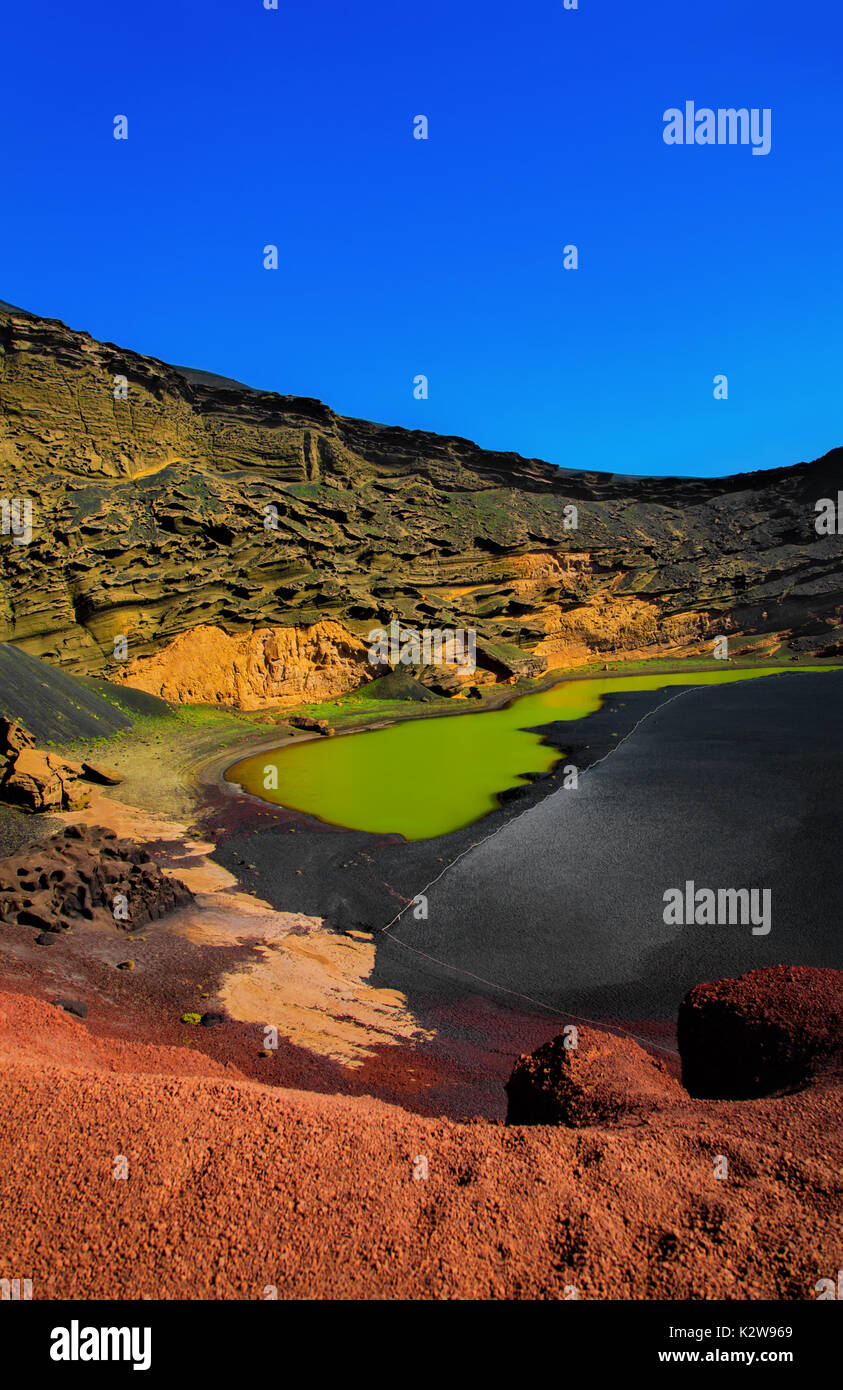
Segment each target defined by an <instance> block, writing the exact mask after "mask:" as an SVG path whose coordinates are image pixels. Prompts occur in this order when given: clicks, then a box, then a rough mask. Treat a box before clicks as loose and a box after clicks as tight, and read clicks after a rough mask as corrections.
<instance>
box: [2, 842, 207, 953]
mask: <svg viewBox="0 0 843 1390" xmlns="http://www.w3.org/2000/svg"><path fill="white" fill-rule="evenodd" d="M118 895H121V896H122V897H123V899H124V900H125V904H124V906H125V914H124V915H121V913H122V912H123V907H122V906H120V907H118V911H117V913H115V901H116V899H117V897H118ZM192 901H193V894H192V893H191V892H190V890H189V889H188V888H186V887H185V885H184V884H183V883H181V882H180V881H179V879H176V878H170V877H168V875H167V874H164V873H162V871H161V870H160V869H159V868H158V866H157V865H156V864H155V863H154V862H153V860H152V859H151V858H150V856H149V855H148V854H147V852H146V850H144V849H142V848H141V846H140V845H138V844H135V842H134V841H133V840H121V839H118V837H117V836H116V835H115V834H114V831H113V830H104V829H103V828H102V827H101V826H79V825H70V826H68V827H67V828H66V829H65V830H63V831H61V832H60V833H59V834H58V835H53V836H52V837H51V838H50V839H49V840H47V841H46V842H45V843H44V844H39V845H31V846H29V848H28V849H25V850H23V851H22V852H21V853H20V854H14V855H10V856H9V857H8V858H7V859H0V916H2V919H3V920H4V921H6V922H15V923H17V925H18V926H21V927H35V928H36V929H37V930H38V931H39V932H60V931H66V930H68V929H69V928H72V927H74V926H77V925H85V924H86V923H90V922H98V923H99V924H100V925H102V926H111V927H115V926H116V927H122V928H125V929H126V930H133V929H134V928H136V927H139V926H142V925H143V924H144V922H149V921H152V920H155V919H156V918H158V917H163V916H164V915H165V914H166V913H168V912H172V911H173V909H174V908H176V907H184V906H186V905H187V904H188V903H189V902H192Z"/></svg>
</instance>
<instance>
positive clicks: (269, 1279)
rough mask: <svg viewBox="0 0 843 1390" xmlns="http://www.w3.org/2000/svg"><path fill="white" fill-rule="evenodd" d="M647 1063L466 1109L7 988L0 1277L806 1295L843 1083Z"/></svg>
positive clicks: (234, 1288)
mask: <svg viewBox="0 0 843 1390" xmlns="http://www.w3.org/2000/svg"><path fill="white" fill-rule="evenodd" d="M632 1046H634V1045H631V1044H627V1043H624V1045H623V1047H622V1048H621V1049H619V1050H618V1052H617V1059H618V1069H617V1074H616V1075H615V1076H614V1078H612V1076H611V1071H612V1065H613V1064H612V1056H613V1055H614V1054H613V1050H612V1047H611V1044H608V1045H604V1046H601V1062H600V1067H601V1071H600V1084H601V1086H602V1087H604V1088H606V1087H610V1088H612V1089H613V1093H614V1094H615V1095H616V1096H621V1098H622V1096H623V1094H624V1087H625V1086H626V1088H627V1091H630V1088H631V1091H633V1092H634V1091H635V1088H636V1086H637V1085H638V1084H639V1072H640V1075H641V1076H645V1075H646V1076H647V1077H648V1084H650V1083H651V1082H652V1075H651V1066H650V1063H649V1062H647V1061H646V1060H642V1058H645V1054H642V1058H639V1059H638V1060H637V1061H636V1060H635V1059H634V1058H633V1057H632V1054H631V1053H630V1047H632ZM513 1060H514V1059H513ZM639 1063H640V1066H639ZM582 1065H583V1066H584V1067H586V1069H587V1058H585V1056H584V1059H583V1064H582ZM624 1069H625V1075H624V1074H623V1072H624ZM577 1084H578V1085H580V1084H587V1075H586V1072H585V1071H584V1072H583V1074H582V1075H581V1076H580V1075H579V1074H578V1080H577ZM658 1084H659V1086H661V1093H660V1096H659V1103H658V1105H657V1106H656V1107H655V1108H654V1109H650V1108H648V1107H647V1106H644V1107H643V1108H641V1109H640V1110H639V1111H637V1112H636V1108H635V1106H634V1105H631V1106H629V1107H626V1108H625V1107H624V1105H623V1104H622V1103H620V1104H619V1105H618V1107H616V1108H615V1109H612V1108H611V1107H610V1108H609V1109H608V1110H606V1111H605V1113H606V1115H608V1116H610V1117H611V1118H610V1119H607V1120H606V1122H605V1123H595V1124H591V1125H588V1126H587V1127H585V1128H581V1129H575V1130H571V1129H567V1128H562V1127H560V1126H555V1125H553V1126H551V1125H529V1126H528V1125H524V1126H521V1125H517V1126H504V1125H502V1124H494V1123H490V1122H488V1121H485V1120H478V1121H476V1122H474V1123H470V1124H459V1123H456V1122H455V1121H452V1120H447V1119H432V1118H426V1117H424V1116H420V1115H414V1114H409V1113H407V1112H406V1111H404V1110H402V1109H400V1108H398V1107H397V1106H394V1105H389V1104H386V1103H384V1102H383V1101H379V1100H376V1099H373V1098H370V1097H365V1096H355V1097H347V1096H339V1095H325V1094H313V1093H309V1092H305V1091H290V1090H286V1089H280V1088H274V1087H268V1086H265V1085H261V1084H260V1083H258V1082H255V1081H250V1080H247V1079H244V1078H243V1077H242V1075H241V1073H240V1072H239V1071H238V1069H237V1068H236V1067H235V1066H234V1065H233V1064H231V1063H227V1064H226V1063H222V1062H219V1061H215V1060H213V1059H212V1058H211V1057H210V1056H207V1055H204V1054H203V1053H201V1052H198V1051H195V1050H193V1049H191V1048H187V1047H183V1046H182V1047H175V1046H163V1045H162V1046H154V1045H152V1044H150V1043H144V1042H140V1041H132V1040H131V1039H123V1040H120V1041H119V1042H118V1041H116V1040H114V1039H113V1038H108V1037H103V1036H94V1035H93V1034H92V1033H91V1031H90V1030H89V1028H88V1025H87V1024H86V1023H85V1022H82V1021H80V1020H79V1019H77V1018H74V1017H72V1016H71V1015H69V1014H67V1013H64V1012H63V1011H61V1010H60V1009H58V1008H55V1007H52V1006H50V1005H49V1004H47V1003H45V1002H43V1001H41V1000H36V999H34V998H32V997H29V996H26V995H19V994H10V993H7V994H2V995H0V1093H2V1094H1V1095H0V1116H2V1119H0V1170H2V1173H3V1175H4V1176H3V1180H2V1185H1V1186H2V1190H1V1191H0V1228H2V1230H3V1233H4V1238H3V1253H2V1264H3V1268H2V1269H0V1274H1V1275H2V1276H3V1277H9V1278H31V1279H32V1281H33V1296H34V1297H35V1298H39V1299H50V1298H63V1297H77V1298H116V1297H130V1298H137V1297H142V1298H187V1299H208V1298H211V1299H214V1298H254V1299H260V1298H264V1297H266V1296H269V1293H268V1291H271V1290H272V1289H276V1290H277V1293H278V1296H279V1297H281V1298H289V1297H292V1298H296V1297H297V1298H324V1297H338V1298H369V1299H372V1298H374V1299H392V1298H407V1297H410V1298H537V1297H538V1298H541V1297H551V1298H563V1297H566V1296H571V1290H572V1288H575V1289H576V1291H577V1294H578V1296H579V1297H580V1298H610V1299H620V1298H638V1299H642V1298H658V1299H678V1298H687V1297H691V1298H719V1297H725V1298H733V1299H757V1298H790V1299H813V1298H815V1297H816V1293H815V1284H816V1282H817V1280H819V1279H821V1278H829V1277H833V1276H834V1273H835V1271H836V1270H837V1269H838V1267H839V1265H840V1256H841V1239H840V1229H839V1210H840V1197H841V1177H840V1174H841V1170H842V1165H841V1159H843V1141H841V1124H840V1121H841V1115H842V1113H843V1088H841V1084H840V1081H839V1080H838V1079H837V1078H834V1077H822V1078H819V1079H817V1080H815V1081H814V1083H813V1084H812V1085H811V1086H809V1087H808V1088H807V1089H805V1090H802V1091H799V1092H796V1093H793V1094H788V1095H782V1096H776V1097H768V1098H765V1099H756V1100H745V1101H739V1102H738V1101H696V1100H691V1099H690V1098H689V1097H688V1096H687V1095H686V1093H685V1092H683V1091H682V1090H681V1088H680V1087H679V1086H678V1083H677V1082H676V1079H675V1077H670V1076H668V1075H667V1074H666V1073H665V1077H664V1084H663V1086H662V1085H661V1082H659V1083H658ZM632 1099H633V1100H634V1095H633V1096H632ZM719 1155H723V1156H725V1157H726V1158H727V1159H728V1178H727V1179H726V1180H725V1181H724V1180H718V1179H717V1178H716V1177H715V1175H714V1174H715V1161H716V1160H717V1158H718V1156H719ZM121 1160H125V1161H126V1162H125V1164H122V1163H121ZM121 1170H123V1171H126V1173H127V1176H126V1177H125V1178H123V1177H119V1176H115V1174H116V1173H119V1172H120V1171H121ZM425 1174H426V1176H425Z"/></svg>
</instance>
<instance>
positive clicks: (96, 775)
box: [82, 763, 123, 787]
mask: <svg viewBox="0 0 843 1390" xmlns="http://www.w3.org/2000/svg"><path fill="white" fill-rule="evenodd" d="M82 775H83V776H84V777H87V779H88V781H89V782H101V783H102V785H103V786H105V787H116V786H118V785H119V784H120V783H121V782H122V781H123V776H122V774H121V773H119V772H116V771H115V770H114V768H113V767H107V766H105V764H104V763H83V764H82Z"/></svg>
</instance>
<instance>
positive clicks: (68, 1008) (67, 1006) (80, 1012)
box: [50, 999, 88, 1018]
mask: <svg viewBox="0 0 843 1390" xmlns="http://www.w3.org/2000/svg"><path fill="white" fill-rule="evenodd" d="M50 1003H51V1004H55V1005H56V1007H57V1008H59V1009H64V1011H65V1013H66V1014H75V1015H76V1017H77V1018H87V1017H88V1005H87V1004H83V1003H82V1000H81V999H51V1000H50Z"/></svg>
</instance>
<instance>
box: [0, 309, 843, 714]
mask: <svg viewBox="0 0 843 1390" xmlns="http://www.w3.org/2000/svg"><path fill="white" fill-rule="evenodd" d="M119 378H125V380H126V383H127V389H128V395H127V398H126V399H125V400H123V399H121V398H119V395H118V398H115V379H119ZM118 388H119V383H118ZM841 460H843V451H841V450H834V451H833V452H832V453H830V454H828V455H826V456H825V457H824V458H822V459H818V460H816V461H814V462H813V463H802V464H798V465H796V466H794V467H792V468H783V469H776V470H771V471H769V472H764V473H755V474H741V475H737V476H734V477H728V478H721V479H693V478H682V477H675V478H640V477H623V476H621V475H618V474H614V473H606V474H601V473H596V472H577V471H573V470H568V469H561V468H556V467H554V466H552V465H550V464H548V463H543V462H541V461H539V460H534V459H533V460H530V459H523V458H521V457H520V456H518V455H515V454H511V453H495V452H491V451H488V450H482V449H479V448H477V447H476V446H475V445H474V444H472V443H470V442H469V441H468V440H465V439H459V438H449V437H443V436H438V435H434V434H429V433H425V432H423V431H420V430H419V431H415V430H414V431H410V430H405V429H397V428H390V427H387V426H383V425H377V424H371V423H368V422H366V421H362V420H354V419H346V418H343V417H340V416H338V415H336V414H334V412H333V411H331V410H330V409H329V408H328V407H327V406H325V405H323V404H322V403H321V402H319V401H317V400H313V399H302V398H297V397H291V396H281V395H276V394H274V393H269V392H262V391H254V390H250V389H249V388H246V387H240V386H238V385H237V384H236V383H234V382H230V381H226V380H224V379H222V378H216V377H213V376H210V375H208V374H206V373H201V372H192V371H188V370H187V369H183V368H176V367H172V366H169V365H167V364H166V363H164V362H160V361H157V360H156V359H154V358H149V357H142V356H140V355H138V354H136V353H132V352H130V351H128V350H126V349H123V348H120V347H117V346H115V345H114V344H111V343H100V342H97V341H95V340H94V339H92V338H91V337H90V336H89V335H88V334H86V333H81V332H74V331H72V330H70V329H69V328H67V327H65V325H63V324H61V323H59V322H58V321H57V320H53V319H43V318H39V317H37V316H35V315H32V314H29V313H27V312H25V311H22V310H17V309H13V308H11V307H10V306H8V305H2V304H0V497H3V498H5V499H7V500H11V499H15V498H18V499H30V500H31V501H32V504H33V512H32V539H31V541H30V542H29V544H17V543H16V540H15V537H14V536H12V535H9V534H6V535H3V536H2V538H0V641H8V642H12V643H14V644H15V645H16V646H18V647H20V648H21V649H22V650H23V651H25V652H29V653H32V654H34V655H37V656H45V657H47V658H49V659H51V660H53V661H56V662H58V663H60V664H61V665H62V666H64V667H65V668H66V669H68V670H69V671H72V672H74V673H79V674H88V675H92V674H94V675H106V676H108V677H110V678H111V679H118V680H126V681H127V682H128V683H130V684H132V685H135V686H138V687H139V688H142V689H145V690H148V691H150V692H151V693H154V694H165V695H166V697H167V698H169V699H172V700H180V699H207V698H209V693H208V692H209V691H212V690H216V692H217V693H216V698H217V699H220V700H223V701H225V702H226V703H234V704H240V705H246V706H250V705H255V704H268V703H275V702H282V703H283V702H285V701H286V702H287V703H292V702H296V701H303V700H318V699H322V698H326V697H329V696H331V695H335V694H338V693H342V692H344V691H345V690H348V689H351V688H354V686H355V685H359V684H360V683H361V682H363V681H365V680H368V679H370V678H371V677H372V675H374V674H376V672H375V671H374V670H373V668H372V667H371V666H369V664H368V662H367V660H366V652H365V645H364V644H365V639H366V636H367V634H368V632H369V631H370V630H371V628H372V627H373V626H382V625H386V624H387V623H388V622H389V621H390V619H391V618H393V617H397V618H399V619H400V620H403V621H404V622H405V623H407V624H408V625H412V626H413V627H415V628H416V629H421V628H441V627H452V628H460V627H461V628H468V627H473V628H475V629H476V631H477V634H478V638H477V643H478V664H479V666H480V668H481V678H484V677H485V678H487V679H498V680H512V679H514V678H516V677H518V676H519V675H524V674H536V673H539V672H541V671H542V670H545V669H547V668H549V667H561V666H565V667H572V666H576V665H578V664H582V663H585V662H587V661H591V660H595V659H599V658H600V657H601V656H603V657H611V658H617V657H621V656H646V655H657V654H659V653H670V654H672V655H682V654H688V653H689V652H693V651H698V650H700V649H701V647H702V645H703V644H706V643H710V641H711V640H712V638H713V637H714V636H715V635H719V634H723V633H729V634H731V635H732V637H733V639H734V641H733V644H732V650H733V652H734V651H739V650H740V649H741V648H752V647H755V648H758V647H759V646H760V647H761V649H762V650H766V651H775V650H776V649H778V648H779V647H781V646H782V644H785V645H786V647H787V648H788V650H789V651H791V652H793V653H797V652H803V653H807V652H810V653H814V652H826V653H833V652H834V651H836V650H837V649H838V646H839V644H840V640H841V615H843V581H841V563H840V561H841V553H843V538H841V537H839V536H818V535H817V534H816V531H815V528H814V520H815V512H814V507H815V503H816V502H817V500H818V499H819V498H821V497H823V496H834V495H836V480H837V478H838V476H839V473H840V464H841ZM680 467H681V464H680ZM572 504H573V505H574V506H575V507H576V509H577V521H578V525H577V528H576V529H566V518H567V519H568V520H570V512H568V511H566V508H569V507H570V506H571V505H572ZM123 637H125V638H126V640H127V647H126V648H125V649H123V648H122V647H121V645H120V639H121V638H123ZM115 644H116V646H115ZM124 658H125V659H124ZM197 672H200V673H203V679H201V680H199V679H197Z"/></svg>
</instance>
